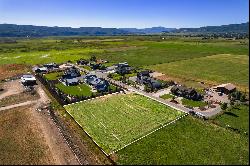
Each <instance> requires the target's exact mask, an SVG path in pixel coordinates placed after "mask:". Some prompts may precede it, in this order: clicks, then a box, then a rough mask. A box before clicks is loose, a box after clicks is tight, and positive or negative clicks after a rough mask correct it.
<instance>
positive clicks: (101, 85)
mask: <svg viewBox="0 0 250 166" xmlns="http://www.w3.org/2000/svg"><path fill="white" fill-rule="evenodd" d="M85 80H86V83H88V84H89V85H92V86H93V87H94V88H96V90H97V91H99V92H105V91H107V90H108V87H109V83H108V81H106V80H103V79H101V78H98V77H97V76H96V75H86V76H85Z"/></svg>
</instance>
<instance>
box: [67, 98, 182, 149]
mask: <svg viewBox="0 0 250 166" xmlns="http://www.w3.org/2000/svg"><path fill="white" fill-rule="evenodd" d="M65 108H66V110H67V111H68V112H69V113H70V114H71V115H72V116H73V118H74V119H75V120H76V121H77V122H78V123H79V124H80V125H81V126H82V128H83V129H84V130H85V131H86V132H87V133H88V134H89V135H90V136H91V137H92V138H93V139H94V141H95V142H97V143H98V144H99V146H100V147H101V148H102V149H103V150H104V151H105V152H106V153H110V152H112V151H114V150H117V149H119V148H121V147H123V146H124V145H126V144H128V143H130V142H132V141H133V140H135V139H137V138H140V137H141V136H144V135H145V134H147V133H149V132H150V131H152V130H153V129H155V128H158V127H159V126H161V125H163V124H165V123H167V122H169V121H172V120H174V119H176V118H177V117H179V116H181V115H183V113H182V112H179V111H177V110H174V109H172V108H170V107H167V106H165V105H162V104H159V103H158V102H156V101H153V100H151V99H148V98H146V97H143V96H141V95H137V94H126V95H125V94H119V95H113V96H106V97H103V98H99V99H95V100H90V101H86V102H81V103H77V104H72V105H68V106H65Z"/></svg>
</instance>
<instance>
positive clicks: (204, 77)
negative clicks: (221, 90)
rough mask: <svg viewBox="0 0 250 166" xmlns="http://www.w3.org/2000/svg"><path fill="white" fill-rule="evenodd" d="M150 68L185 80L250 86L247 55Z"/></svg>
mask: <svg viewBox="0 0 250 166" xmlns="http://www.w3.org/2000/svg"><path fill="white" fill-rule="evenodd" d="M149 68H150V69H153V70H156V71H159V72H163V73H165V74H166V75H168V76H170V77H176V78H180V79H184V80H195V81H203V82H205V83H211V84H219V83H228V82H231V83H233V84H236V85H238V86H239V87H241V88H243V89H244V88H247V89H248V84H249V56H247V55H230V54H222V55H213V56H208V57H202V58H194V59H189V60H182V61H177V62H172V63H164V64H159V65H153V66H150V67H149Z"/></svg>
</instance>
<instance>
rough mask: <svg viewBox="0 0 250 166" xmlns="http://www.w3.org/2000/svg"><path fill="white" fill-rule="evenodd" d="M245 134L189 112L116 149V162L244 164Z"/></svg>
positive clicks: (247, 160)
mask: <svg viewBox="0 0 250 166" xmlns="http://www.w3.org/2000/svg"><path fill="white" fill-rule="evenodd" d="M248 146H249V144H248V138H247V137H246V136H242V135H240V134H236V133H235V132H232V131H229V130H226V129H224V128H221V127H218V126H216V125H213V124H211V123H207V122H203V121H201V120H199V119H194V118H192V117H190V116H187V117H185V118H182V119H180V120H179V121H177V122H176V123H174V124H171V125H169V126H167V127H165V128H163V129H161V130H158V131H156V132H155V133H153V134H151V135H149V136H148V137H146V138H144V139H141V140H140V141H138V142H136V143H134V144H131V145H130V146H127V147H126V148H124V149H122V150H120V151H118V152H117V153H116V156H115V157H114V158H117V163H118V164H125V165H127V164H134V165H136V164H139V165H144V164H145V165H148V164H151V165H154V164H159V165H160V164H163V165H166V164H171V165H175V164H177V165H179V164H191V165H192V164H195V165H199V164H201V165H203V164H205V165H207V164H208V165H210V164H211V165H213V164H215V165H217V164H222V165H231V164H236V165H238V164H246V165H247V164H248V163H249V149H248Z"/></svg>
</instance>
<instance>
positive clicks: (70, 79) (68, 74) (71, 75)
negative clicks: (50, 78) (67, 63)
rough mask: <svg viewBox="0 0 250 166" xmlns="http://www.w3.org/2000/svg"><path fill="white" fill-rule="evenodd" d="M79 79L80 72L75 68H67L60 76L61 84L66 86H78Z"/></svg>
mask: <svg viewBox="0 0 250 166" xmlns="http://www.w3.org/2000/svg"><path fill="white" fill-rule="evenodd" d="M79 77H81V73H80V71H79V70H78V69H77V68H76V67H71V68H68V69H66V70H65V71H64V74H63V75H62V79H61V80H62V82H64V83H65V84H66V85H67V86H72V85H78V84H79V82H80V81H79V79H78V78H79Z"/></svg>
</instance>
